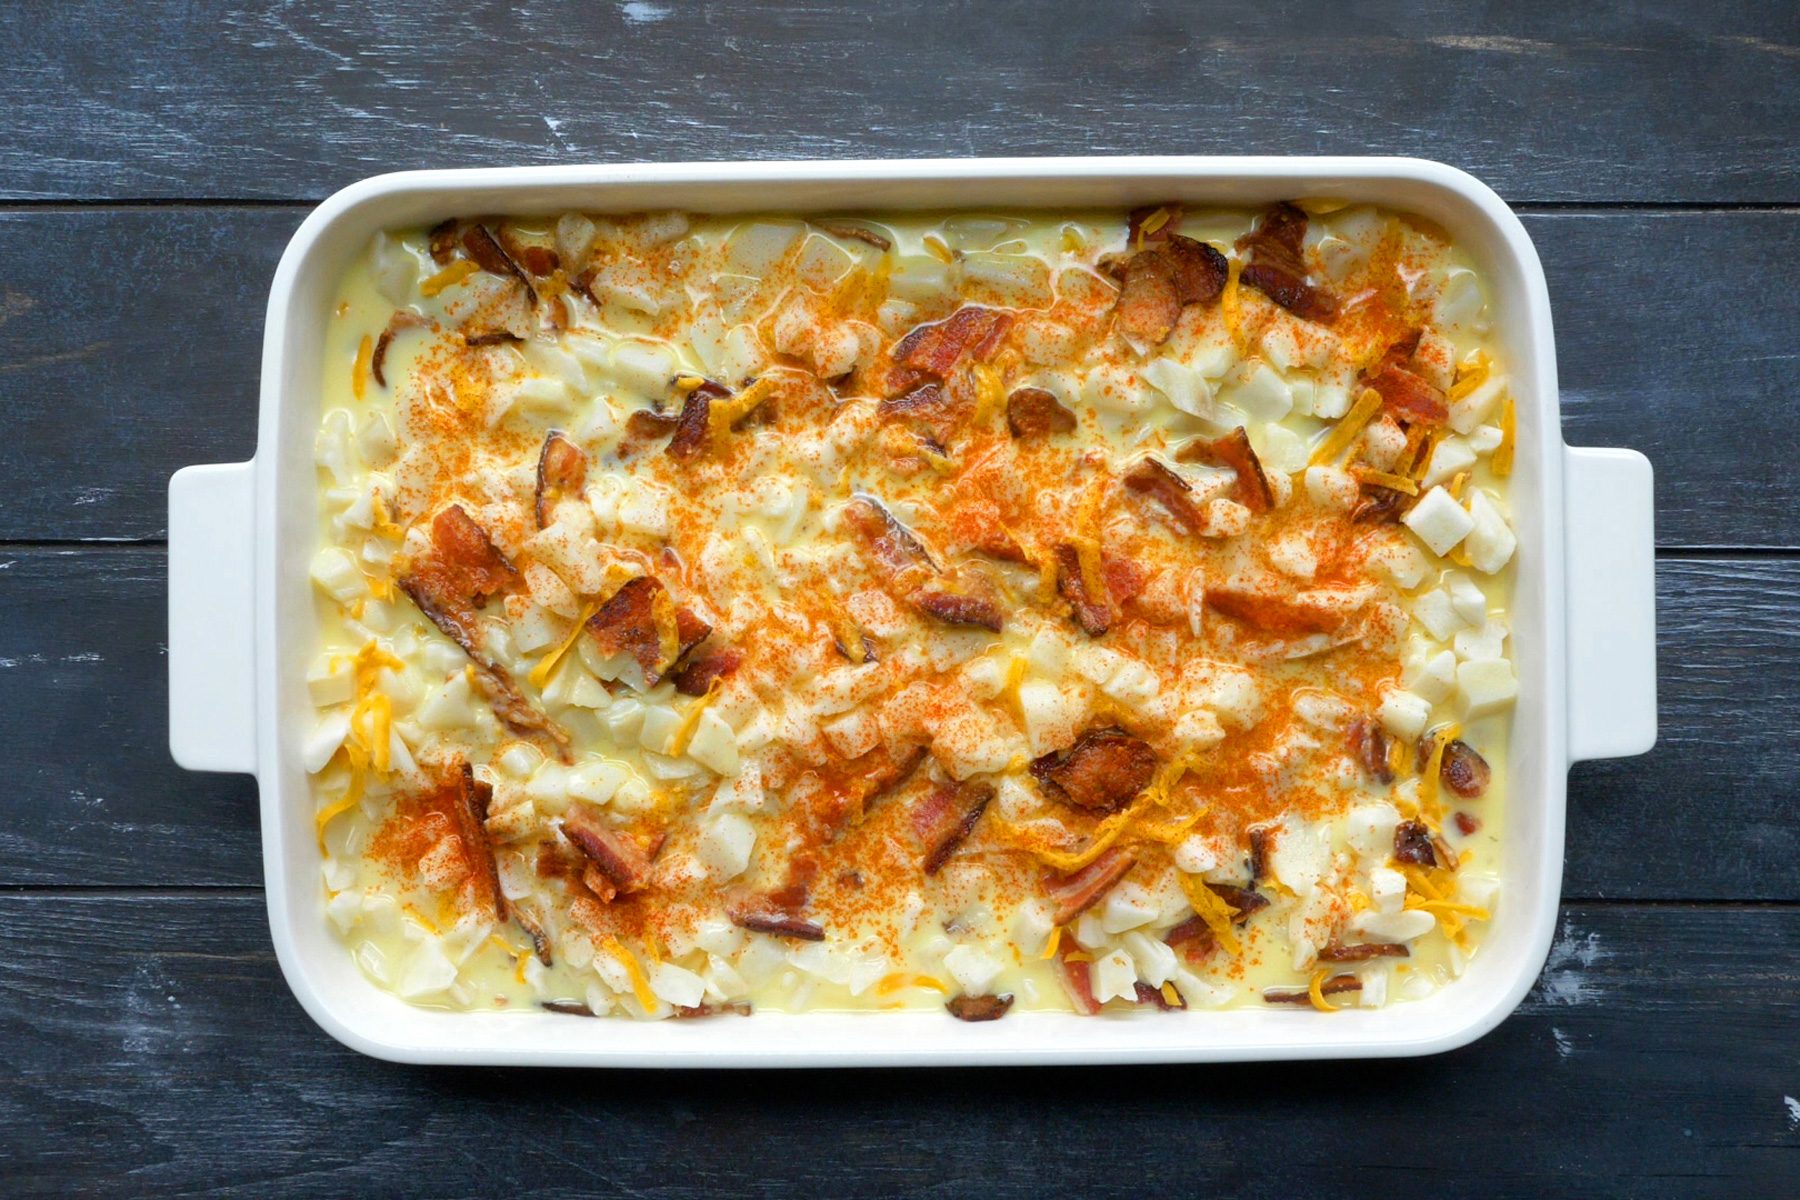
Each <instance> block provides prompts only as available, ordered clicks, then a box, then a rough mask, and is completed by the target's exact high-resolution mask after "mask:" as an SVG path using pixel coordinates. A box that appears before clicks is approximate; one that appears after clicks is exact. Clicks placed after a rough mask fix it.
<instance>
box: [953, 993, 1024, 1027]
mask: <svg viewBox="0 0 1800 1200" xmlns="http://www.w3.org/2000/svg"><path fill="white" fill-rule="evenodd" d="M1012 1003H1013V998H1012V997H1011V996H1010V995H1006V996H952V997H951V998H950V999H949V1000H948V1001H946V1002H945V1004H944V1007H945V1008H947V1009H949V1010H950V1015H951V1016H953V1017H955V1018H956V1019H957V1020H959V1021H998V1020H999V1019H1000V1018H1001V1017H1004V1016H1005V1015H1006V1010H1007V1009H1009V1008H1011V1007H1012Z"/></svg>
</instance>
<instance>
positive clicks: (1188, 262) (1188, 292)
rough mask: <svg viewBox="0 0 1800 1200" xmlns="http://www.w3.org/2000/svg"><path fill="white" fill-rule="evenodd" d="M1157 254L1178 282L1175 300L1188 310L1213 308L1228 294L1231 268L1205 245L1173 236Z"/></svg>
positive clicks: (1170, 235) (1165, 227)
mask: <svg viewBox="0 0 1800 1200" xmlns="http://www.w3.org/2000/svg"><path fill="white" fill-rule="evenodd" d="M1163 228H1164V229H1165V230H1166V229H1167V228H1168V226H1166V225H1165V226H1163ZM1155 253H1157V254H1159V255H1161V256H1162V257H1163V258H1164V259H1166V260H1167V261H1168V263H1169V267H1170V270H1171V271H1172V273H1173V276H1174V280H1175V298H1176V299H1178V300H1180V301H1181V303H1182V304H1183V305H1184V306H1185V305H1189V304H1211V303H1212V302H1213V301H1214V300H1217V299H1218V298H1219V296H1220V294H1221V293H1223V292H1224V290H1225V281H1226V279H1227V278H1228V277H1229V276H1230V274H1231V264H1230V263H1229V262H1228V261H1227V260H1226V258H1225V256H1224V255H1223V254H1220V253H1219V252H1218V251H1217V250H1215V249H1213V248H1212V247H1211V246H1209V245H1207V244H1206V243H1205V242H1200V241H1196V240H1194V239H1193V238H1191V237H1183V236H1182V235H1180V234H1178V233H1171V234H1169V235H1168V237H1167V238H1165V239H1164V240H1163V241H1162V242H1161V243H1160V244H1159V245H1158V246H1157V247H1156V250H1155Z"/></svg>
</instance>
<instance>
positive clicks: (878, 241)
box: [813, 217, 894, 250]
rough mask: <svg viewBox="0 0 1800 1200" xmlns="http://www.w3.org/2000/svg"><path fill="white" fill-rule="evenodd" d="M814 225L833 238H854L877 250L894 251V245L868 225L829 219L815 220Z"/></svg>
mask: <svg viewBox="0 0 1800 1200" xmlns="http://www.w3.org/2000/svg"><path fill="white" fill-rule="evenodd" d="M813 224H814V225H817V226H818V227H819V228H820V229H823V230H824V231H825V232H826V233H829V234H830V235H831V236H832V237H840V238H854V239H855V240H857V241H859V242H867V243H868V244H869V245H871V246H873V247H875V248H876V249H877V250H892V249H893V248H894V243H892V242H890V241H889V240H888V239H887V238H885V237H882V236H881V235H880V234H879V233H876V232H875V231H874V230H873V229H870V228H869V227H868V226H866V225H858V224H856V223H855V222H853V221H839V220H835V219H832V218H829V217H826V218H814V219H813Z"/></svg>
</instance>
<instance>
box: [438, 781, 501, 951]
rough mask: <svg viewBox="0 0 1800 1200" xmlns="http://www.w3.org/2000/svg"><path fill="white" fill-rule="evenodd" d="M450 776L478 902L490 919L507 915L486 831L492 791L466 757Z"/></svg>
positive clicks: (454, 811)
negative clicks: (481, 780) (476, 775)
mask: <svg viewBox="0 0 1800 1200" xmlns="http://www.w3.org/2000/svg"><path fill="white" fill-rule="evenodd" d="M450 774H451V779H450V780H449V781H448V783H447V784H446V785H445V786H446V787H448V788H451V789H453V790H454V791H455V793H456V794H455V798H454V802H453V803H452V804H451V805H450V809H451V813H452V815H453V816H454V818H455V823H456V835H457V837H459V838H460V839H462V844H463V851H464V853H465V854H466V855H467V856H468V862H469V866H470V868H471V871H472V873H473V875H474V880H475V905H476V907H477V908H478V909H479V910H480V911H481V913H482V915H484V916H486V917H487V918H488V919H489V920H492V921H498V920H500V919H501V918H502V917H503V916H504V915H505V912H504V909H505V903H506V901H505V899H504V897H502V896H501V894H500V868H499V866H498V865H497V864H496V863H495V861H494V843H493V841H492V840H491V839H489V837H488V834H487V825H486V821H487V806H488V801H489V800H490V799H491V798H492V796H493V791H492V789H491V788H489V787H487V785H485V784H483V783H481V782H479V781H478V780H477V779H476V778H475V770H474V768H472V767H471V766H469V764H468V761H467V760H459V761H458V762H457V763H456V764H455V766H453V767H452V768H451V772H450Z"/></svg>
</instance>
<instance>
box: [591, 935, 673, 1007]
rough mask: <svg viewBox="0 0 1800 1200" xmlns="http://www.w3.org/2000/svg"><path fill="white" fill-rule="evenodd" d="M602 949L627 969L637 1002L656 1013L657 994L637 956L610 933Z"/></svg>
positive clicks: (632, 991)
mask: <svg viewBox="0 0 1800 1200" xmlns="http://www.w3.org/2000/svg"><path fill="white" fill-rule="evenodd" d="M600 948H601V949H603V950H605V951H606V952H607V953H608V954H610V955H612V956H613V958H614V959H616V960H617V961H618V963H619V965H620V966H622V967H624V968H625V974H626V976H627V978H629V979H630V980H631V994H632V995H634V996H636V997H637V1002H638V1004H640V1005H641V1006H643V1009H644V1011H645V1012H655V1011H656V1008H657V1005H658V1003H659V1002H658V1000H657V998H656V993H655V992H653V991H651V990H650V980H649V978H648V977H647V976H646V975H645V974H644V968H643V967H642V966H640V965H639V963H638V960H637V956H636V955H634V954H632V952H631V951H629V950H627V949H626V948H625V944H624V943H623V942H621V941H619V939H618V938H616V937H614V936H613V935H612V934H610V933H609V934H607V935H606V940H605V941H603V942H601V943H600Z"/></svg>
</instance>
